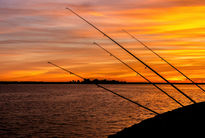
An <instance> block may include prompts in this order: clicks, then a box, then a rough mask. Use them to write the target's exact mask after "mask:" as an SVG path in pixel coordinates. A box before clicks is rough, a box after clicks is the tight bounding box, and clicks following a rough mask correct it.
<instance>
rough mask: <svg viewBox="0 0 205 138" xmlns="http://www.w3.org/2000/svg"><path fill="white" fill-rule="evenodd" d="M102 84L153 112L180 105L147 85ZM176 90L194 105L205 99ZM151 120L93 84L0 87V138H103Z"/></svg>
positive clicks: (192, 89) (188, 89)
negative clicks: (190, 99) (194, 102)
mask: <svg viewBox="0 0 205 138" xmlns="http://www.w3.org/2000/svg"><path fill="white" fill-rule="evenodd" d="M102 86H104V87H106V88H108V89H110V90H112V91H114V92H116V93H118V94H120V95H123V96H125V97H127V98H129V99H131V100H133V101H135V102H138V103H140V104H142V105H144V106H146V107H148V108H150V109H152V110H154V111H156V112H158V113H164V112H167V111H171V110H173V109H176V108H179V107H180V105H178V104H177V103H176V102H175V101H173V100H172V99H171V98H169V97H167V96H166V95H165V94H163V93H162V92H160V91H159V90H158V89H156V88H155V87H153V86H152V85H151V84H102ZM158 86H159V87H160V88H162V89H163V90H165V91H166V92H167V93H169V94H170V95H171V96H172V97H174V98H175V99H177V100H178V101H180V102H181V103H182V104H183V105H189V104H192V103H191V101H189V100H188V99H187V98H186V97H184V96H183V95H182V94H180V93H178V92H177V91H176V90H174V89H173V88H172V87H171V86H169V85H167V84H160V85H159V84H158ZM176 86H177V87H178V88H179V89H180V90H182V91H183V92H184V93H186V94H187V95H189V96H190V97H191V98H192V99H194V100H195V101H197V102H203V101H205V93H204V92H203V91H201V90H200V89H199V88H197V87H196V86H194V85H182V84H177V85H176ZM201 86H202V87H203V88H204V89H205V85H201ZM154 116H155V114H154V113H152V112H150V111H147V110H145V109H143V108H141V107H139V106H137V105H135V104H133V103H131V102H129V101H126V100H124V99H122V98H120V97H118V96H116V95H114V94H112V93H110V92H107V91H105V90H103V89H101V88H99V87H97V86H95V85H93V84H0V137H1V138H4V137H5V138H7V137H66V138H93V137H95V138H96V137H99V138H101V137H102V138H104V137H107V136H108V135H112V134H115V133H116V132H118V131H120V130H122V129H124V128H126V127H130V126H132V125H134V124H136V123H139V122H141V121H142V120H145V119H147V118H151V117H154Z"/></svg>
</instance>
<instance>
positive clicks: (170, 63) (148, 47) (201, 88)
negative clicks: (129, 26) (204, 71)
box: [122, 30, 205, 92]
mask: <svg viewBox="0 0 205 138" xmlns="http://www.w3.org/2000/svg"><path fill="white" fill-rule="evenodd" d="M122 31H124V32H125V33H127V34H128V35H130V36H131V37H132V38H133V39H135V40H136V41H138V42H139V43H140V44H141V45H143V46H144V47H145V48H147V49H148V50H150V51H151V52H152V53H154V54H155V55H156V56H158V57H159V58H160V59H161V60H163V61H164V62H166V63H167V64H168V65H170V66H171V67H172V68H174V69H175V70H176V71H178V72H179V73H180V74H181V75H183V76H184V77H185V78H186V79H188V80H189V81H191V82H192V84H194V85H196V86H197V87H198V88H199V89H201V90H202V91H204V92H205V90H204V89H203V88H202V87H201V86H199V85H198V84H196V83H195V82H194V81H193V80H192V79H190V78H189V77H188V76H186V75H185V74H184V73H183V72H181V71H180V70H179V69H177V68H176V67H175V66H174V65H172V64H171V63H169V62H168V61H167V60H165V59H164V58H163V57H161V56H160V55H159V54H157V53H156V52H155V51H153V50H152V49H151V48H150V47H148V46H147V45H146V44H145V43H143V42H142V41H140V40H139V39H137V38H136V37H135V36H134V35H132V34H130V33H129V32H127V31H126V30H122Z"/></svg>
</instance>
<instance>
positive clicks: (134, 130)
mask: <svg viewBox="0 0 205 138" xmlns="http://www.w3.org/2000/svg"><path fill="white" fill-rule="evenodd" d="M204 129H205V102H201V103H197V104H192V105H188V106H185V107H182V108H178V109H175V110H173V111H169V112H165V113H163V114H160V115H157V116H155V117H153V118H149V119H146V120H144V121H142V122H141V123H139V124H135V125H133V126H131V127H129V128H125V129H123V130H122V131H120V132H118V133H116V134H114V135H111V136H108V137H109V138H119V137H120V138H121V137H123V138H135V137H136V138H137V137H139V138H140V137H145V136H156V137H168V136H190V135H192V136H193V135H194V136H199V135H200V136H202V137H204V134H205V130H204Z"/></svg>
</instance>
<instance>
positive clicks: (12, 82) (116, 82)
mask: <svg viewBox="0 0 205 138" xmlns="http://www.w3.org/2000/svg"><path fill="white" fill-rule="evenodd" d="M94 83H98V84H152V83H147V82H118V81H114V82H112V81H108V82H41V81H0V84H94ZM153 84H168V83H163V82H156V83H153ZM172 84H185V85H189V84H190V85H192V83H179V82H176V83H172ZM196 84H205V83H196Z"/></svg>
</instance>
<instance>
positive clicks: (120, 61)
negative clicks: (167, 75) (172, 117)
mask: <svg viewBox="0 0 205 138" xmlns="http://www.w3.org/2000/svg"><path fill="white" fill-rule="evenodd" d="M93 44H95V45H96V46H98V47H100V48H101V49H103V50H104V51H105V52H107V53H108V54H110V56H112V57H114V58H116V59H117V60H119V61H120V62H121V63H122V64H124V65H125V66H127V67H128V68H129V69H131V70H132V71H134V72H135V73H137V74H138V75H140V76H141V77H142V78H143V79H145V80H146V81H147V82H149V83H151V84H152V85H153V86H155V87H156V88H157V89H159V90H160V91H161V92H163V93H164V94H166V95H167V96H168V97H169V98H171V99H172V100H174V101H175V102H176V103H178V104H179V105H180V106H182V107H183V105H182V104H181V103H180V102H179V101H177V100H176V99H174V98H173V97H172V96H170V95H169V94H168V93H166V92H165V91H164V90H162V89H161V88H160V87H158V86H157V85H156V84H154V83H152V82H151V81H150V80H149V79H147V78H146V77H145V76H143V75H142V74H140V73H139V72H137V71H136V70H135V69H133V68H132V67H131V66H129V65H128V64H127V63H125V62H124V61H122V60H121V59H119V58H118V57H116V56H115V55H113V54H112V53H111V52H109V51H108V50H106V49H105V48H103V47H102V46H101V45H99V44H98V43H96V42H94V43H93Z"/></svg>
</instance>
